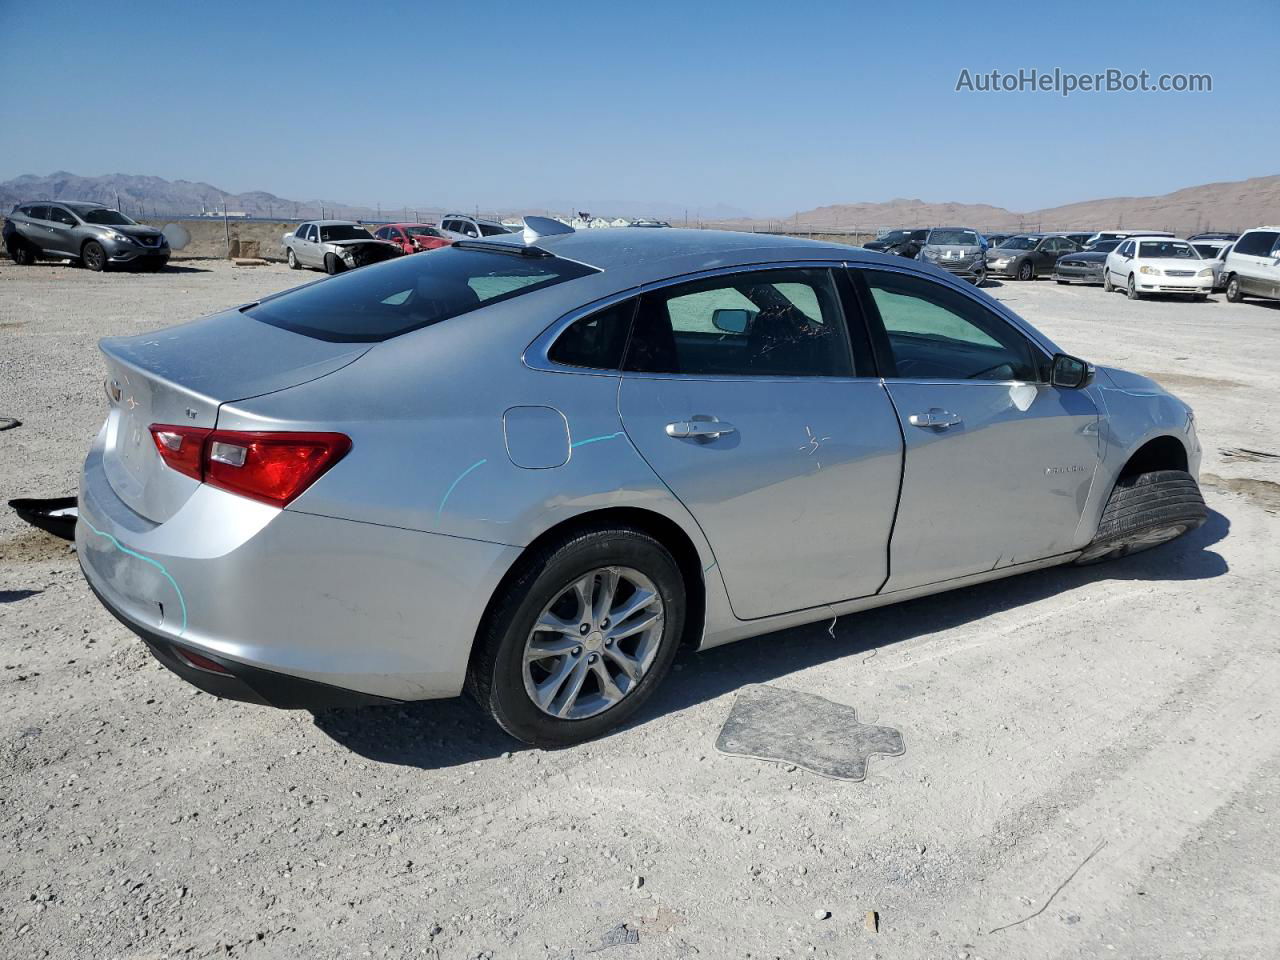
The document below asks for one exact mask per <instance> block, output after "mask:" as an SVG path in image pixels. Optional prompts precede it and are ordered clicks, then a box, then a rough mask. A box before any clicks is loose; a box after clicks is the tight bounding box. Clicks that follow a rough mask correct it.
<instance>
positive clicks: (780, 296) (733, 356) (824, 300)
mask: <svg viewBox="0 0 1280 960" xmlns="http://www.w3.org/2000/svg"><path fill="white" fill-rule="evenodd" d="M625 367H626V369H628V370H635V371H642V372H646V373H684V374H695V375H700V374H720V375H727V376H774V377H850V376H853V369H852V364H851V360H850V355H849V343H848V338H847V336H846V332H845V328H844V321H843V317H842V315H841V312H840V300H839V297H838V295H837V293H836V286H835V282H834V280H833V279H832V276H831V273H830V271H828V270H822V269H794V270H760V271H754V272H747V273H739V274H734V275H732V276H728V277H713V278H709V279H707V280H700V281H696V282H693V283H686V284H681V285H679V286H675V287H668V288H665V289H663V290H658V291H654V292H653V293H649V294H645V295H644V296H642V297H641V298H640V306H639V309H638V310H637V313H636V321H635V329H634V332H633V333H632V335H631V345H630V347H629V348H628V350H627V358H626V364H625Z"/></svg>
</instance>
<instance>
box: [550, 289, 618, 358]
mask: <svg viewBox="0 0 1280 960" xmlns="http://www.w3.org/2000/svg"><path fill="white" fill-rule="evenodd" d="M635 312H636V301H635V300H626V301H623V302H622V303H615V304H614V305H613V306H611V307H606V308H605V309H603V310H601V311H600V312H599V313H593V314H591V315H590V316H586V317H583V318H582V319H580V320H575V321H574V322H573V323H572V324H571V325H570V326H569V327H568V329H566V330H565V331H564V333H562V334H560V336H559V338H558V339H557V340H556V342H555V343H554V344H552V345H551V349H550V350H549V351H547V358H548V359H549V360H551V361H552V362H553V363H563V364H566V365H567V366H570V367H591V368H592V369H596V370H617V369H618V368H619V367H621V366H622V351H623V349H624V348H625V347H626V345H627V334H628V333H629V332H630V331H631V318H632V316H633V315H634V314H635Z"/></svg>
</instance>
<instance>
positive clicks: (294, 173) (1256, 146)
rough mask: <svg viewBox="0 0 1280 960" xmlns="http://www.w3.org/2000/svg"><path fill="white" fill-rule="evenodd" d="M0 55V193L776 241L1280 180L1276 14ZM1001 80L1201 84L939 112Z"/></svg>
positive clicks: (440, 33) (50, 16) (275, 27)
mask: <svg viewBox="0 0 1280 960" xmlns="http://www.w3.org/2000/svg"><path fill="white" fill-rule="evenodd" d="M1108 27H1110V28H1111V29H1110V31H1109V32H1108V30H1107V28H1108ZM0 37H2V38H3V50H4V55H3V62H4V76H5V84H4V85H5V93H4V95H3V97H0V180H3V179H8V178H10V177H12V176H16V175H18V174H20V173H42V174H43V173H50V172H52V171H54V170H59V169H65V170H70V171H72V172H75V173H79V174H85V175H94V174H102V173H113V172H123V173H146V174H153V175H156V176H162V177H165V178H169V179H178V178H182V179H189V180H206V181H208V182H210V183H213V184H215V185H217V186H219V187H222V188H223V189H227V190H232V191H244V190H252V189H263V190H269V191H271V192H273V193H276V194H280V195H282V196H285V197H289V198H291V199H303V200H305V199H310V198H322V199H327V200H335V201H340V202H343V203H369V204H372V203H375V202H381V203H382V204H384V205H385V206H392V205H402V204H410V205H423V206H426V205H432V204H446V205H447V204H458V205H466V206H468V207H469V206H471V205H473V204H478V205H479V206H481V207H487V208H496V207H503V206H515V205H522V204H542V203H555V204H562V205H565V206H568V205H571V204H576V205H580V206H583V207H587V206H588V205H591V208H592V209H597V210H599V209H600V208H601V207H605V206H609V205H612V204H615V203H617V202H621V201H642V202H643V201H662V202H665V203H669V204H672V205H676V206H679V205H687V206H688V207H690V208H691V209H697V208H699V207H709V206H711V205H713V204H716V203H723V204H729V205H731V206H733V207H737V208H740V209H743V210H746V211H748V212H750V213H753V214H756V215H762V216H777V215H786V214H788V213H790V212H792V211H794V210H797V209H808V208H810V207H813V206H816V205H820V204H827V203H839V202H853V201H861V200H872V201H877V200H887V199H890V198H893V197H919V198H922V199H925V200H931V201H943V200H955V201H962V202H990V203H994V204H997V205H1000V206H1006V207H1010V208H1013V209H1019V210H1025V209H1032V208H1037V207H1043V206H1049V205H1055V204H1059V203H1065V202H1070V201H1074V200H1085V199H1093V198H1096V197H1100V196H1114V195H1122V194H1154V193H1164V192H1167V191H1169V190H1173V189H1176V188H1178V187H1182V186H1189V185H1193V184H1197V183H1205V182H1210V181H1217V180H1234V179H1243V178H1246V177H1250V176H1261V175H1267V174H1273V173H1280V101H1278V100H1277V96H1278V95H1280V85H1278V84H1280V80H1278V76H1280V75H1278V74H1277V72H1276V67H1277V65H1278V64H1280V7H1277V6H1276V5H1275V0H1264V2H1260V3H1256V4H1252V5H1248V4H1246V5H1243V6H1241V5H1235V6H1232V5H1226V6H1224V5H1221V4H1218V5H1214V4H1207V3H1204V2H1197V3H1177V2H1165V3H1159V4H1153V5H1151V7H1150V8H1145V7H1143V6H1141V5H1131V4H1121V3H1092V2H1085V0H1078V2H1070V0H1064V2H1062V3H1058V4H1050V5H1040V6H1037V5H1036V4H1030V5H1022V6H1017V5H1010V4H998V3H997V4H992V3H956V2H951V3H939V4H936V5H935V4H933V3H930V2H921V0H914V2H909V3H896V2H892V0H889V2H883V3H878V4H875V5H871V4H854V3H835V2H828V3H796V2H789V3H788V2H776V0H775V2H769V3H755V2H748V0H734V2H723V3H713V2H704V3H692V2H688V0H685V2H682V3H668V2H661V0H647V2H643V3H627V4H614V3H607V4H606V3H591V4H588V3H570V2H563V3H562V2H557V0H540V2H537V3H509V2H498V3H444V2H436V0H417V2H414V3H383V2H377V0H374V2H369V0H363V2H361V0H351V2H346V3H329V2H320V0H309V2H293V3H287V4H286V3H274V2H258V3H253V4H249V3H245V4H230V3H219V2H216V0H210V2H203V3H186V2H152V3H143V2H133V0H125V2H117V3H108V4H105V5H104V4H102V3H101V2H98V3H94V4H89V3H80V2H78V0H73V2H70V3H19V2H18V0H0ZM1019 67H1039V68H1042V69H1050V70H1051V69H1052V68H1053V67H1061V68H1062V69H1064V70H1069V71H1074V72H1080V73H1084V72H1093V71H1100V70H1103V69H1105V68H1107V67H1116V68H1120V69H1122V70H1127V71H1134V72H1137V71H1139V70H1142V69H1146V70H1149V71H1151V72H1152V73H1153V74H1159V73H1175V72H1187V73H1208V74H1212V76H1213V81H1214V89H1213V92H1212V93H1200V94H1175V93H1166V94H1153V93H1146V94H1143V93H1131V94H1124V93H1112V94H1083V93H1078V94H1076V95H1074V96H1073V97H1071V98H1068V99H1065V100H1064V99H1063V98H1061V97H1059V96H1057V95H1054V94H1045V93H1037V94H1031V93H1021V94H998V95H994V94H973V93H970V94H963V93H956V92H954V87H955V83H956V79H957V77H958V75H959V73H960V70H961V69H962V68H969V69H970V70H972V71H975V72H977V71H990V70H992V69H1000V70H1004V71H1010V72H1012V71H1016V70H1017V69H1018V68H1019ZM601 212H606V211H603V210H602V211H601Z"/></svg>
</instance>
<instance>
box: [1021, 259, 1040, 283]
mask: <svg viewBox="0 0 1280 960" xmlns="http://www.w3.org/2000/svg"><path fill="white" fill-rule="evenodd" d="M1035 278H1036V268H1035V267H1033V266H1032V265H1031V261H1030V260H1023V261H1022V263H1021V264H1019V265H1018V279H1019V280H1034V279H1035Z"/></svg>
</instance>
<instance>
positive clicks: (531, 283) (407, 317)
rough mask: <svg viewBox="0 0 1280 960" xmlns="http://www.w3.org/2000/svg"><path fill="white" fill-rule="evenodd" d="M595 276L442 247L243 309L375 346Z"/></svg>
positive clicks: (544, 261) (559, 264)
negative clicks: (471, 313) (425, 255)
mask: <svg viewBox="0 0 1280 960" xmlns="http://www.w3.org/2000/svg"><path fill="white" fill-rule="evenodd" d="M596 272H598V271H596V269H595V268H594V267H588V266H585V265H584V264H581V263H574V262H573V261H571V260H561V259H559V258H558V257H527V256H522V255H520V254H518V253H491V252H489V251H487V250H476V249H474V248H473V249H459V248H458V247H444V248H442V249H440V250H438V251H435V252H433V253H432V254H431V256H429V257H403V258H401V259H398V260H391V261H388V262H386V263H382V264H378V265H377V266H370V267H364V268H363V269H360V270H352V271H350V272H348V273H342V274H339V275H337V276H335V277H331V278H329V279H328V280H323V281H320V282H319V283H313V284H310V285H309V286H306V287H301V288H299V289H297V290H291V291H289V292H287V293H283V294H281V295H280V296H277V297H272V298H270V299H269V300H264V301H263V302H262V303H259V304H255V305H254V306H251V307H248V308H247V309H246V310H245V311H244V312H245V314H247V315H248V316H250V317H253V318H254V319H255V320H260V321H262V322H263V323H269V324H271V325H272V326H273V327H281V328H283V329H285V330H292V331H293V332H294V333H301V334H304V335H305V336H308V337H315V338H316V339H318V340H329V341H333V342H338V343H375V342H377V341H380V340H389V339H390V338H391V337H397V336H399V335H400V334H402V333H408V332H409V331H410V330H417V329H419V328H420V327H426V326H430V325H431V324H433V323H439V322H440V321H441V320H448V319H449V318H451V317H457V316H461V315H462V314H464V313H470V312H471V311H472V310H478V309H480V308H481V307H487V306H489V305H490V304H493V303H499V302H501V301H503V300H510V299H511V298H512V297H518V296H520V295H521V294H522V293H531V292H532V291H534V290H541V289H543V288H544V287H550V286H554V285H555V284H557V283H563V282H564V281H565V280H574V279H576V278H578V277H584V276H586V275H587V274H590V273H596Z"/></svg>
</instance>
